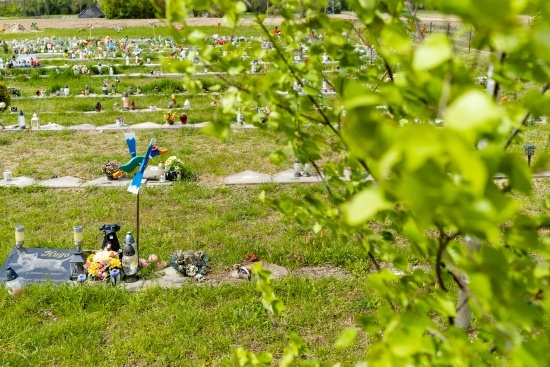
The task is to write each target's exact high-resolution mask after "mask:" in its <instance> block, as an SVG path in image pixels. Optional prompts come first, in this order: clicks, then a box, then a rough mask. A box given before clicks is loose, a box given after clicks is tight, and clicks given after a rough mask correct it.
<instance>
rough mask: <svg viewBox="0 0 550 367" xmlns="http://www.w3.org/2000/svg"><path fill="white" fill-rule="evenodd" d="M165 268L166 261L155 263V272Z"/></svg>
mask: <svg viewBox="0 0 550 367" xmlns="http://www.w3.org/2000/svg"><path fill="white" fill-rule="evenodd" d="M165 266H166V261H164V260H160V261H159V262H158V263H157V270H160V269H162V268H164V267H165Z"/></svg>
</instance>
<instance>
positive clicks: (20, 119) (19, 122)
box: [17, 110, 27, 129]
mask: <svg viewBox="0 0 550 367" xmlns="http://www.w3.org/2000/svg"><path fill="white" fill-rule="evenodd" d="M17 125H18V126H19V128H20V129H25V128H26V127H27V121H25V114H23V110H21V111H19V116H18V117H17Z"/></svg>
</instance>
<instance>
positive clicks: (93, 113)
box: [82, 111, 105, 115]
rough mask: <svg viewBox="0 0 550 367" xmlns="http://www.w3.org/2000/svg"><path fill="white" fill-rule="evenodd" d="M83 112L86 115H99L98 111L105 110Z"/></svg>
mask: <svg viewBox="0 0 550 367" xmlns="http://www.w3.org/2000/svg"><path fill="white" fill-rule="evenodd" d="M82 113H83V114H85V115H97V114H98V113H105V111H99V112H97V111H84V112H82Z"/></svg>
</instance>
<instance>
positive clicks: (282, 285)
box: [0, 278, 376, 366]
mask: <svg viewBox="0 0 550 367" xmlns="http://www.w3.org/2000/svg"><path fill="white" fill-rule="evenodd" d="M275 291H276V292H277V293H278V294H279V295H280V297H281V298H282V299H283V301H284V302H285V303H286V304H287V305H288V307H289V311H288V312H287V313H285V316H284V317H283V318H282V319H281V320H280V321H279V322H278V323H277V324H273V323H272V322H271V321H269V318H268V317H267V315H266V313H265V310H264V309H263V308H262V306H261V304H260V302H259V301H258V293H257V291H256V290H255V287H254V285H253V284H252V283H246V284H243V285H240V286H221V287H216V288H212V287H196V286H187V285H184V286H183V287H182V288H181V289H161V288H153V289H148V290H146V291H142V292H139V293H129V292H125V291H123V290H120V289H113V288H104V287H101V286H97V285H96V286H84V287H70V286H33V287H30V288H29V289H27V292H26V294H25V295H24V297H22V298H19V299H13V298H9V297H7V296H6V295H4V294H2V295H1V296H0V305H1V306H2V309H3V310H5V311H4V320H5V322H4V323H3V328H2V330H0V340H1V341H2V343H1V345H2V347H1V349H2V353H0V363H1V364H2V365H3V366H18V365H33V364H34V365H41V366H67V365H71V364H75V363H76V364H78V365H94V364H95V365H117V366H143V365H147V366H199V365H213V366H215V365H219V363H220V362H221V360H222V359H223V358H228V357H229V356H230V355H231V353H232V350H233V349H234V348H236V347H237V346H243V347H245V348H247V349H250V350H252V351H256V352H258V351H261V350H268V351H271V352H273V353H274V356H275V358H280V357H281V355H282V350H283V348H284V346H285V345H286V342H287V335H288V333H289V332H291V331H294V332H297V333H299V334H300V335H302V337H303V338H304V339H305V341H306V342H307V343H308V344H310V345H311V351H310V356H311V357H316V358H322V359H324V360H329V361H331V360H332V361H344V362H346V361H347V362H349V363H351V362H352V361H353V360H354V359H356V358H357V357H358V356H360V355H361V354H362V350H363V349H364V348H365V340H364V338H362V339H363V340H362V341H360V342H359V343H358V345H357V347H356V348H355V349H353V350H352V351H350V350H336V349H333V348H331V346H332V344H333V343H334V342H335V340H336V336H337V335H338V333H339V331H340V330H342V329H343V328H345V327H348V326H350V325H352V324H353V317H352V316H351V315H353V314H355V313H357V312H360V311H365V309H360V308H359V307H358V305H359V304H362V300H363V296H362V295H361V294H362V290H361V289H360V287H357V284H356V282H355V281H353V280H334V279H332V280H326V279H325V280H318V281H313V280H308V279H300V278H289V279H287V280H284V281H281V282H278V283H277V285H276V286H275ZM327 295H330V297H327ZM375 302H376V301H375V300H372V299H371V300H370V301H369V303H368V304H367V305H365V306H368V305H369V304H370V305H371V306H372V305H373V304H375ZM323 319H330V320H331V322H330V323H325V322H320V321H321V320H323Z"/></svg>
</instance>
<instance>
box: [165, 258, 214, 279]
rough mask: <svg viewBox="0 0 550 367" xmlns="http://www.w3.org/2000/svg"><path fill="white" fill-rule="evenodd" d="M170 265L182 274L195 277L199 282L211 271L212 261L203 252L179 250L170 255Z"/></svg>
mask: <svg viewBox="0 0 550 367" xmlns="http://www.w3.org/2000/svg"><path fill="white" fill-rule="evenodd" d="M170 265H171V266H172V267H173V268H174V269H176V270H177V271H178V272H180V273H181V274H183V275H185V276H188V277H193V278H195V279H196V280H198V281H201V280H204V277H205V275H206V273H207V272H208V270H210V268H211V266H210V259H209V257H208V255H207V254H206V253H204V252H203V251H193V250H188V251H182V250H178V251H176V252H174V253H172V254H171V255H170Z"/></svg>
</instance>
